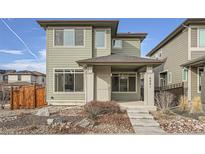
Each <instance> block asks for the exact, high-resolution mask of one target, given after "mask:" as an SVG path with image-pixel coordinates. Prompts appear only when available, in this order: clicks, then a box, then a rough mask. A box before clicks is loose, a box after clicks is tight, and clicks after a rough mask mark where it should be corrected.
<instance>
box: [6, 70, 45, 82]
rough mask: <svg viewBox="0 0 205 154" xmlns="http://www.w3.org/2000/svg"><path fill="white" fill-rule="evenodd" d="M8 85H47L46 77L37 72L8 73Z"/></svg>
mask: <svg viewBox="0 0 205 154" xmlns="http://www.w3.org/2000/svg"><path fill="white" fill-rule="evenodd" d="M7 75H8V83H9V84H13V83H17V84H19V83H22V84H27V83H28V84H34V83H36V84H40V85H45V83H46V75H45V74H43V73H40V72H37V71H18V72H15V73H7Z"/></svg>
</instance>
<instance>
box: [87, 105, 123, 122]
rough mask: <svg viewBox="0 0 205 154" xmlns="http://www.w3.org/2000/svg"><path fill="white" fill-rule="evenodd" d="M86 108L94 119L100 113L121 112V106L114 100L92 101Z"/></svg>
mask: <svg viewBox="0 0 205 154" xmlns="http://www.w3.org/2000/svg"><path fill="white" fill-rule="evenodd" d="M84 109H85V111H86V112H87V113H88V114H89V118H92V119H94V118H96V117H97V116H98V115H102V114H108V113H119V112H120V106H119V105H118V104H117V103H116V102H113V101H106V102H102V101H91V102H89V103H87V104H86V105H85V106H84Z"/></svg>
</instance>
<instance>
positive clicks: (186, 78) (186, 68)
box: [182, 67, 188, 82]
mask: <svg viewBox="0 0 205 154" xmlns="http://www.w3.org/2000/svg"><path fill="white" fill-rule="evenodd" d="M185 69H186V70H187V76H186V80H184V70H185ZM182 81H183V82H187V81H188V68H186V67H184V68H183V69H182Z"/></svg>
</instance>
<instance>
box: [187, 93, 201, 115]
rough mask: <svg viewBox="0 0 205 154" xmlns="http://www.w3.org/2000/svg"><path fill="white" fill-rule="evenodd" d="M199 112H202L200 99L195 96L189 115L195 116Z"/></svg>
mask: <svg viewBox="0 0 205 154" xmlns="http://www.w3.org/2000/svg"><path fill="white" fill-rule="evenodd" d="M201 112H202V104H201V98H200V97H199V96H196V97H194V98H193V99H192V103H191V110H190V113H194V114H196V113H201Z"/></svg>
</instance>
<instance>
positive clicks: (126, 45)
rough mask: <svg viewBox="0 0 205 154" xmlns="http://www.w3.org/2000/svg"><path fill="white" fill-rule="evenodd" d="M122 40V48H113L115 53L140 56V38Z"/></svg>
mask: <svg viewBox="0 0 205 154" xmlns="http://www.w3.org/2000/svg"><path fill="white" fill-rule="evenodd" d="M120 40H122V49H115V48H112V53H113V54H122V55H128V56H138V57H140V51H141V50H140V40H139V39H120Z"/></svg>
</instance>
